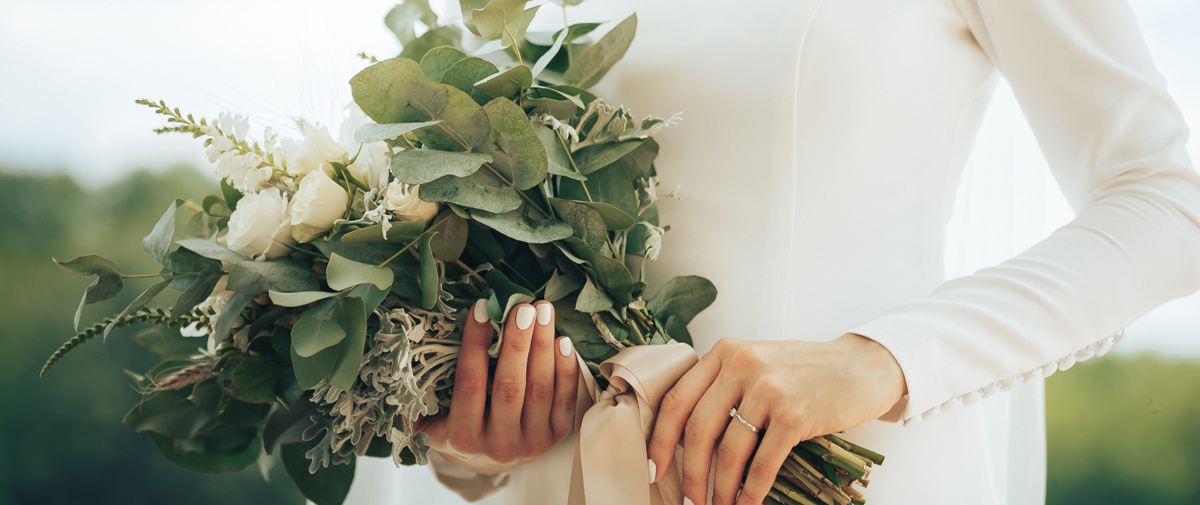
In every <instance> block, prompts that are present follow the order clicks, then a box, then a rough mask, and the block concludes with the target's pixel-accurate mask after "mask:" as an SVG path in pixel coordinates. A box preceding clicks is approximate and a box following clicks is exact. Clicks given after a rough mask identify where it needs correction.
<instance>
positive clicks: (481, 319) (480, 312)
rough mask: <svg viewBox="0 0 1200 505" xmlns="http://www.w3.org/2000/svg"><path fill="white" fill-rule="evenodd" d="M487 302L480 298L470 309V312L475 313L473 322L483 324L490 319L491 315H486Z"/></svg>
mask: <svg viewBox="0 0 1200 505" xmlns="http://www.w3.org/2000/svg"><path fill="white" fill-rule="evenodd" d="M487 304H488V302H487V300H484V299H483V298H480V299H479V301H477V302H475V308H474V309H472V310H471V312H472V313H473V314H474V315H475V322H477V323H480V324H483V323H486V322H488V321H489V320H490V319H491V317H489V316H488V310H487Z"/></svg>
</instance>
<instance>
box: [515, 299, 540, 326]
mask: <svg viewBox="0 0 1200 505" xmlns="http://www.w3.org/2000/svg"><path fill="white" fill-rule="evenodd" d="M536 313H537V311H536V310H533V307H530V306H528V305H526V306H524V307H521V308H519V309H517V329H518V330H528V329H529V325H531V324H533V315H534V314H536Z"/></svg>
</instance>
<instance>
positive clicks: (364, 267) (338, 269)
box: [325, 253, 395, 291]
mask: <svg viewBox="0 0 1200 505" xmlns="http://www.w3.org/2000/svg"><path fill="white" fill-rule="evenodd" d="M394 278H395V274H393V273H392V271H391V270H388V269H387V268H385V267H378V266H375V265H369V264H366V263H359V262H357V261H354V260H351V259H348V258H346V257H344V256H341V255H339V254H337V253H334V254H332V255H330V256H329V266H328V267H327V268H326V270H325V281H326V282H327V283H328V284H329V287H330V288H332V289H336V290H338V291H341V290H343V289H349V288H352V287H354V286H357V285H359V284H372V285H374V286H375V287H377V288H379V289H388V288H390V287H391V286H392V281H393V280H394Z"/></svg>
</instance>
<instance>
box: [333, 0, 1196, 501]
mask: <svg viewBox="0 0 1200 505" xmlns="http://www.w3.org/2000/svg"><path fill="white" fill-rule="evenodd" d="M547 8H554V7H553V6H547ZM635 9H636V11H637V13H638V35H637V39H636V40H635V42H634V44H633V47H632V48H631V49H630V50H629V52H628V54H627V55H626V57H625V59H624V60H623V61H622V62H621V63H620V64H618V65H617V66H616V67H615V68H614V69H613V71H612V72H611V73H610V74H609V75H608V77H606V79H605V81H604V82H603V83H602V84H601V86H600V88H599V90H600V92H601V95H603V96H608V97H612V99H613V100H614V101H616V102H620V103H624V104H625V105H627V106H629V107H631V108H632V110H633V111H634V112H635V113H636V114H654V115H661V116H667V115H670V114H672V113H674V112H677V111H684V120H683V122H682V123H680V124H679V125H678V126H675V127H672V128H670V129H668V130H665V131H664V132H662V133H661V134H660V135H661V136H660V137H659V140H660V143H661V145H662V154H661V155H660V157H659V158H658V161H657V164H658V166H659V169H660V173H661V174H662V176H663V183H664V186H665V187H666V188H668V189H669V188H674V187H675V186H676V185H677V184H680V185H682V187H683V189H682V192H681V194H682V195H683V198H682V200H681V201H678V202H665V203H664V204H662V205H661V209H662V214H663V220H664V222H666V223H669V224H671V225H672V229H671V231H670V233H668V234H667V237H666V239H664V252H663V254H662V256H661V258H660V259H659V260H658V261H657V263H656V264H654V265H653V268H652V273H651V281H652V282H651V285H652V287H654V286H657V285H661V283H662V282H663V281H665V280H666V279H668V278H670V277H672V276H674V275H680V274H699V275H704V276H707V277H708V278H710V279H712V281H713V282H714V283H715V284H716V285H717V287H718V289H719V290H720V295H719V297H718V299H717V302H716V304H714V305H713V307H712V308H711V309H709V310H708V311H706V312H704V313H703V314H702V315H701V316H700V317H698V318H697V319H696V320H695V321H694V322H693V324H692V325H691V331H692V334H693V336H694V337H695V340H696V348H697V351H699V352H701V353H703V352H705V351H707V350H708V349H709V348H710V347H711V346H712V344H713V343H714V342H715V341H716V340H718V339H720V338H722V337H738V338H757V339H802V340H829V339H833V338H836V337H838V336H840V335H842V334H844V333H848V332H852V333H859V334H862V335H865V336H867V337H869V338H872V339H874V340H876V341H878V342H880V343H882V344H883V345H884V346H886V347H887V348H888V349H889V350H890V351H891V352H892V353H893V354H894V355H895V356H896V359H897V360H898V361H899V363H900V365H901V367H902V368H903V370H904V374H905V378H906V381H907V384H908V389H909V395H908V396H907V397H906V398H905V399H904V400H903V401H902V402H901V404H900V405H898V406H897V408H896V409H894V411H893V412H892V413H890V414H891V415H890V416H885V418H889V419H890V420H889V421H874V422H871V423H869V424H867V425H865V426H862V427H859V428H856V429H853V430H850V431H849V432H847V434H846V436H847V438H850V439H852V440H854V441H855V442H858V443H861V444H863V445H865V446H867V447H870V448H872V449H875V450H877V451H879V452H881V453H883V454H885V455H886V456H887V461H886V463H885V464H884V465H883V466H882V467H879V468H878V469H876V471H875V472H874V473H873V474H872V479H871V486H870V488H869V490H868V492H867V498H868V503H870V504H872V505H897V504H910V503H911V504H947V505H949V504H962V503H966V504H980V505H987V504H1014V505H1015V504H1036V503H1042V502H1043V501H1044V489H1045V472H1046V469H1045V465H1046V462H1045V441H1044V435H1043V429H1042V426H1043V410H1042V405H1041V397H1040V395H1038V394H1028V391H1037V390H1036V389H1033V388H1034V387H1033V386H1022V384H1026V383H1035V384H1038V383H1039V381H1040V379H1041V378H1042V377H1044V376H1046V375H1049V374H1050V373H1054V372H1055V371H1056V370H1066V369H1068V368H1069V367H1070V366H1072V365H1073V364H1074V363H1075V362H1077V361H1081V360H1085V359H1089V358H1092V357H1093V356H1099V355H1103V354H1104V353H1105V352H1107V351H1108V350H1109V349H1110V348H1111V347H1112V346H1113V345H1115V344H1116V343H1117V341H1119V339H1120V335H1121V333H1120V332H1121V330H1122V329H1123V328H1124V327H1125V326H1126V325H1128V324H1130V323H1131V322H1133V321H1134V320H1136V319H1137V318H1139V317H1140V316H1142V315H1143V314H1145V313H1146V312H1148V311H1150V310H1151V309H1152V308H1154V307H1156V306H1158V305H1160V304H1162V303H1164V302H1166V301H1168V300H1170V299H1172V298H1175V297H1178V296H1182V295H1185V294H1189V293H1191V292H1193V291H1195V290H1196V289H1198V288H1200V178H1198V177H1197V174H1196V173H1195V172H1194V171H1193V169H1192V168H1191V165H1190V161H1189V159H1188V157H1187V154H1186V152H1185V150H1184V144H1185V142H1186V139H1187V135H1188V130H1187V127H1186V125H1185V124H1184V122H1183V119H1182V117H1181V115H1180V113H1179V111H1178V110H1177V108H1176V105H1175V104H1174V102H1173V101H1172V99H1171V98H1170V96H1169V95H1168V94H1167V91H1166V89H1165V86H1164V83H1163V80H1162V78H1161V77H1160V76H1159V74H1158V73H1157V71H1156V69H1155V68H1154V65H1153V62H1152V60H1151V57H1150V54H1149V53H1148V51H1147V49H1146V47H1145V44H1144V43H1143V41H1142V38H1141V35H1140V34H1139V32H1138V28H1137V25H1136V23H1135V20H1134V17H1133V13H1132V12H1131V11H1130V9H1129V8H1128V6H1127V5H1126V4H1125V3H1124V2H1123V1H1121V0H754V1H753V2H749V3H744V4H739V3H737V2H696V1H685V0H652V1H648V2H634V1H629V0H620V1H615V0H604V1H598V0H593V1H591V2H585V3H584V5H583V6H581V8H579V9H577V10H573V11H571V19H570V21H571V22H580V21H591V20H612V19H619V18H622V17H624V16H625V15H627V14H628V13H630V12H633V11H634V10H635ZM999 79H1007V81H1008V82H1009V84H1011V86H1012V89H1013V92H1014V94H1015V96H1016V97H1017V100H1018V102H1019V103H1020V105H1021V108H1022V110H1023V111H1024V113H1025V115H1026V117H1027V118H1028V119H1029V122H1030V125H1031V126H1032V128H1033V131H1034V133H1035V134H1036V136H1037V139H1038V142H1039V144H1040V145H1041V148H1042V150H1043V152H1044V154H1045V156H1046V159H1047V161H1048V163H1049V166H1050V168H1051V169H1052V171H1053V174H1054V177H1055V178H1056V179H1057V181H1058V183H1059V185H1060V187H1061V188H1062V190H1063V192H1064V194H1065V195H1066V197H1067V200H1068V201H1069V202H1070V204H1071V205H1072V207H1073V208H1074V209H1075V211H1076V212H1077V217H1076V218H1075V219H1074V220H1073V221H1072V222H1071V223H1069V224H1068V225H1066V226H1064V227H1062V228H1061V229H1059V230H1057V231H1056V232H1055V233H1053V234H1052V235H1051V236H1050V237H1048V238H1046V239H1045V240H1043V241H1041V242H1039V243H1037V244H1036V245H1034V246H1033V247H1031V248H1029V249H1027V250H1025V251H1023V252H1021V253H1020V254H1018V255H1017V256H1015V257H1013V258H1012V259H1010V260H1008V261H1005V262H1003V263H1002V264H1000V265H998V266H994V267H989V268H984V269H982V270H979V271H978V272H976V273H974V274H971V275H966V276H963V277H959V278H956V279H953V280H950V281H946V279H945V275H944V259H943V245H944V240H945V234H946V231H947V223H948V220H949V217H950V212H951V208H952V205H953V203H954V201H955V191H956V187H957V185H958V183H959V181H960V176H961V174H962V169H963V166H964V162H965V160H966V159H967V156H968V152H969V150H970V147H971V145H972V142H973V139H974V137H975V134H976V132H977V130H978V126H979V123H980V119H981V116H982V115H983V112H984V110H985V109H986V106H987V104H988V101H989V99H990V97H991V95H992V91H993V89H994V88H995V86H996V84H997V82H998V80H999ZM1013 389H1016V391H1015V392H1013V393H1005V392H1007V391H1010V390H1013ZM1023 391H1025V392H1026V394H1022V392H1023ZM989 397H995V398H993V399H992V400H989V401H988V402H984V403H987V404H989V405H990V406H989V407H988V408H982V407H981V406H980V405H979V404H980V400H981V399H982V398H989ZM896 421H899V422H896ZM573 442H574V441H573V439H568V440H567V441H565V442H564V443H562V444H560V445H558V446H557V447H555V448H554V449H553V450H552V451H551V452H550V453H547V454H546V455H545V456H543V457H542V458H540V459H539V460H537V461H534V462H532V463H530V464H528V465H526V466H524V467H522V468H520V469H518V470H516V471H514V472H512V473H511V474H510V475H508V476H507V480H506V481H505V483H504V484H503V485H502V486H500V489H499V490H498V491H496V492H495V493H494V494H491V495H489V496H487V497H486V498H484V499H483V500H482V503H488V504H506V505H507V504H546V505H558V504H563V503H565V499H566V492H567V485H568V482H569V479H570V471H571V455H572V452H571V451H572V448H571V444H573ZM388 464H390V463H388ZM438 469H439V471H442V472H449V473H453V470H452V469H449V468H448V467H446V466H445V465H441V466H438ZM370 471H371V472H374V473H372V474H370V475H363V476H360V480H361V479H362V478H363V477H365V478H367V479H384V480H386V479H392V478H394V477H389V476H399V475H400V474H399V473H396V471H395V470H390V472H391V473H388V472H389V470H375V469H372V470H370ZM413 471H414V470H406V471H405V472H407V473H405V474H404V475H405V477H404V479H405V481H404V483H403V484H401V481H395V485H396V486H403V487H404V488H406V489H405V490H404V491H403V492H401V493H398V494H397V496H409V495H412V494H413V493H416V494H417V495H422V494H424V496H427V497H429V498H434V496H433V495H435V494H438V493H442V492H443V491H442V490H438V491H432V490H423V491H416V490H415V487H414V486H417V487H421V486H433V485H436V484H431V482H432V479H431V478H427V477H426V478H425V479H426V480H425V481H424V483H423V484H418V483H417V482H415V481H414V480H413V479H414V478H415V477H412V475H413V474H412V472H413ZM418 471H420V470H418ZM478 483H479V481H478V480H477V481H476V484H478ZM425 493H433V494H425ZM353 494H354V493H352V495H353ZM441 496H449V494H448V493H447V494H445V495H441ZM364 503H365V502H364ZM413 503H416V502H415V501H414V502H413Z"/></svg>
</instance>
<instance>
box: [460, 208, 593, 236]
mask: <svg viewBox="0 0 1200 505" xmlns="http://www.w3.org/2000/svg"><path fill="white" fill-rule="evenodd" d="M471 217H473V218H474V219H475V220H476V221H479V222H480V223H482V224H485V225H487V226H488V227H490V228H492V229H493V230H496V231H498V232H500V233H502V234H504V235H507V236H509V237H511V238H514V239H517V240H519V241H521V242H528V243H534V244H544V243H547V242H553V241H555V240H560V239H564V238H567V237H570V236H571V235H572V234H573V233H575V230H574V229H573V228H571V225H569V224H567V223H564V222H562V221H535V220H533V219H530V218H529V217H527V216H525V214H524V213H523V212H522V211H521V210H514V211H511V212H506V213H504V214H493V213H491V212H487V211H484V210H472V211H471Z"/></svg>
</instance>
